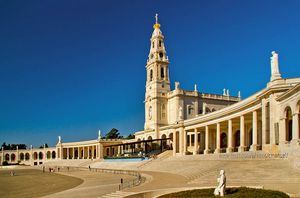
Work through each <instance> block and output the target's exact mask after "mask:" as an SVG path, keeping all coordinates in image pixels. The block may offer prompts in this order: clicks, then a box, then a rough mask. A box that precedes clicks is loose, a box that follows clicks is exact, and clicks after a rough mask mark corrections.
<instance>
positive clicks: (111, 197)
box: [98, 191, 135, 198]
mask: <svg viewBox="0 0 300 198" xmlns="http://www.w3.org/2000/svg"><path fill="white" fill-rule="evenodd" d="M133 194H135V193H134V192H123V191H117V192H114V193H110V194H106V195H102V196H101V197H98V198H123V197H127V196H129V195H133Z"/></svg>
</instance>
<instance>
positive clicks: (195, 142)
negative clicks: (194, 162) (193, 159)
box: [193, 129, 198, 155]
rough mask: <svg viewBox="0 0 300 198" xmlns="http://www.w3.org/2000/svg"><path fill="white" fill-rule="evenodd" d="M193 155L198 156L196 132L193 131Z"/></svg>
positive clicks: (195, 130)
mask: <svg viewBox="0 0 300 198" xmlns="http://www.w3.org/2000/svg"><path fill="white" fill-rule="evenodd" d="M193 154H194V155H196V154H198V132H197V129H194V152H193Z"/></svg>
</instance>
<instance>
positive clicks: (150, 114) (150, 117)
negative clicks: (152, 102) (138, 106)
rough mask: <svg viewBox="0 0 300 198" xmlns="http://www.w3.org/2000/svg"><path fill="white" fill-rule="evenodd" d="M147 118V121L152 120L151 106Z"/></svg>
mask: <svg viewBox="0 0 300 198" xmlns="http://www.w3.org/2000/svg"><path fill="white" fill-rule="evenodd" d="M148 117H149V120H151V119H152V106H150V107H149V111H148Z"/></svg>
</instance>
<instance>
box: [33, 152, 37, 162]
mask: <svg viewBox="0 0 300 198" xmlns="http://www.w3.org/2000/svg"><path fill="white" fill-rule="evenodd" d="M37 158H38V154H37V152H34V153H33V159H34V160H37Z"/></svg>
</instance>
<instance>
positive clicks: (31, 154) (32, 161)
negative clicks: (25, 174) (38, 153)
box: [30, 145, 34, 166]
mask: <svg viewBox="0 0 300 198" xmlns="http://www.w3.org/2000/svg"><path fill="white" fill-rule="evenodd" d="M30 164H31V166H33V164H34V159H33V150H32V145H30Z"/></svg>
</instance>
